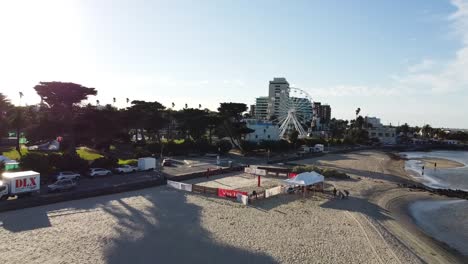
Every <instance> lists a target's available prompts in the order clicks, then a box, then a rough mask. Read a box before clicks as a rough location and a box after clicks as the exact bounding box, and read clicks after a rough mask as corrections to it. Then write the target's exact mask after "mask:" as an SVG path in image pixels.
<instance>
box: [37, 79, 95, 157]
mask: <svg viewBox="0 0 468 264" xmlns="http://www.w3.org/2000/svg"><path fill="white" fill-rule="evenodd" d="M34 90H36V92H37V94H38V95H39V96H40V97H41V100H42V102H44V103H45V104H47V106H49V107H50V109H51V111H52V112H53V113H54V118H57V119H58V120H60V121H61V123H62V124H63V126H64V132H65V133H66V134H65V136H66V138H67V139H68V146H69V147H68V153H69V154H70V155H76V146H75V145H76V143H75V135H76V131H75V130H74V129H73V127H74V122H75V109H76V106H77V105H78V104H79V103H81V101H83V100H85V99H87V98H88V96H90V95H96V94H97V91H96V89H94V88H88V87H85V86H82V85H80V84H76V83H70V82H40V83H39V84H38V85H36V86H34Z"/></svg>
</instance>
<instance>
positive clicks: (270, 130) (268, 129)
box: [244, 119, 280, 143]
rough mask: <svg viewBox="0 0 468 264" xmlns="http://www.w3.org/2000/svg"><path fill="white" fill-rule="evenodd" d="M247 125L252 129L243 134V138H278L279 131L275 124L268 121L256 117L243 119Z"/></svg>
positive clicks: (259, 139)
mask: <svg viewBox="0 0 468 264" xmlns="http://www.w3.org/2000/svg"><path fill="white" fill-rule="evenodd" d="M244 121H245V123H246V125H247V127H248V128H250V129H252V130H254V132H252V133H249V134H247V135H246V136H245V138H244V140H246V141H251V142H257V143H258V142H260V141H262V140H265V141H268V140H274V141H277V140H280V136H279V134H280V131H279V128H278V126H277V125H275V124H273V123H272V122H270V121H266V120H258V119H245V120H244Z"/></svg>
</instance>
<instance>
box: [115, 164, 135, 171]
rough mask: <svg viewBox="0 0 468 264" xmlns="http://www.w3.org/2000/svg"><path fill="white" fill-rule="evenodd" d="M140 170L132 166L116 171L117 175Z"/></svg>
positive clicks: (124, 166) (119, 168)
mask: <svg viewBox="0 0 468 264" xmlns="http://www.w3.org/2000/svg"><path fill="white" fill-rule="evenodd" d="M137 170H138V168H137V167H134V166H130V165H123V166H122V167H118V168H116V169H115V171H116V172H117V173H130V172H136V171H137Z"/></svg>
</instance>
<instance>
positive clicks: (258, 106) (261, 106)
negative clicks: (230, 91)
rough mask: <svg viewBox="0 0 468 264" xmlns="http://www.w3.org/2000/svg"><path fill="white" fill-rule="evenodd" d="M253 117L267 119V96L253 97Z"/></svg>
mask: <svg viewBox="0 0 468 264" xmlns="http://www.w3.org/2000/svg"><path fill="white" fill-rule="evenodd" d="M254 116H255V118H257V119H268V97H267V96H262V97H257V98H256V99H255V113H254Z"/></svg>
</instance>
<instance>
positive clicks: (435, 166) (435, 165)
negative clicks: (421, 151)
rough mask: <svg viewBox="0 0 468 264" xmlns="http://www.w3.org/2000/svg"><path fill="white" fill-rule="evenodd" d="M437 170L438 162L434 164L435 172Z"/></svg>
mask: <svg viewBox="0 0 468 264" xmlns="http://www.w3.org/2000/svg"><path fill="white" fill-rule="evenodd" d="M435 169H437V162H434V170H435Z"/></svg>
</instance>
